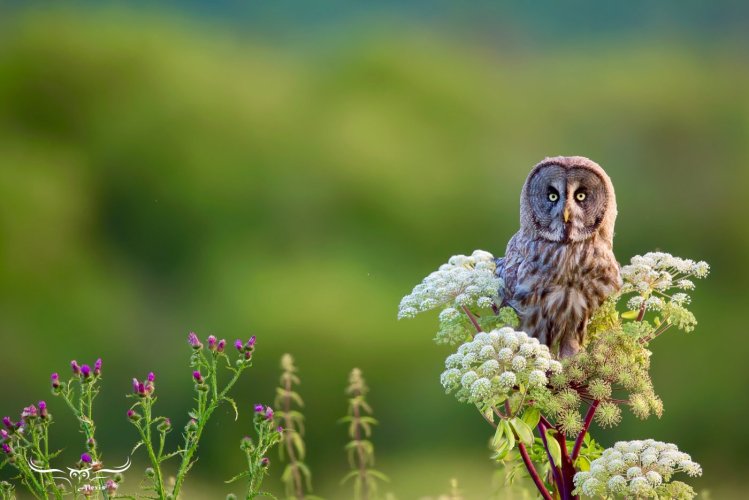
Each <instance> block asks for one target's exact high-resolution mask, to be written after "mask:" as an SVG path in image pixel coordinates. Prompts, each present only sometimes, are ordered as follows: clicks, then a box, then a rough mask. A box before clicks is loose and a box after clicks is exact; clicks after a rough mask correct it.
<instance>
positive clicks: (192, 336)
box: [187, 332, 203, 351]
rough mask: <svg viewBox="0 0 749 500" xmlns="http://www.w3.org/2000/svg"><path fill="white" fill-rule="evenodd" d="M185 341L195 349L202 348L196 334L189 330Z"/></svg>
mask: <svg viewBox="0 0 749 500" xmlns="http://www.w3.org/2000/svg"><path fill="white" fill-rule="evenodd" d="M187 342H188V343H189V344H190V346H191V347H192V348H193V349H195V350H196V351H199V350H200V349H202V348H203V344H201V343H200V340H199V339H198V336H197V335H195V332H190V333H189V334H188V335H187Z"/></svg>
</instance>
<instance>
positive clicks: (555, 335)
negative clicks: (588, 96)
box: [496, 156, 621, 357]
mask: <svg viewBox="0 0 749 500" xmlns="http://www.w3.org/2000/svg"><path fill="white" fill-rule="evenodd" d="M616 215H617V209H616V196H615V193H614V186H613V184H612V183H611V179H610V178H609V176H608V175H607V174H606V172H605V171H604V170H603V169H602V168H601V167H600V166H599V165H598V164H597V163H595V162H593V161H591V160H589V159H588V158H584V157H581V156H572V157H564V156H560V157H554V158H547V159H545V160H544V161H542V162H541V163H539V164H538V165H536V166H535V167H534V168H533V169H532V170H531V172H530V173H529V174H528V178H527V179H526V181H525V184H524V186H523V190H522V192H521V195H520V230H519V231H518V232H517V233H516V234H515V235H514V236H513V237H512V238H511V239H510V241H509V243H508V244H507V249H506V251H505V256H504V257H502V258H500V259H497V271H496V273H497V276H499V277H500V278H502V286H501V287H500V290H499V294H500V297H501V298H502V303H503V305H509V306H511V307H512V308H514V309H515V310H516V311H517V313H518V316H519V317H520V322H521V325H520V326H521V329H522V330H523V331H525V332H526V333H528V334H529V335H531V336H533V337H536V338H538V339H539V340H540V341H541V342H543V343H545V344H547V345H549V346H550V347H552V348H553V349H558V352H559V355H560V356H561V357H565V356H570V355H572V354H575V353H576V352H577V351H578V350H579V349H580V346H581V344H582V343H583V341H584V337H585V333H586V327H587V323H588V320H589V319H590V317H591V315H592V314H593V312H595V310H596V309H597V308H598V307H599V306H600V305H601V303H602V302H603V301H604V300H605V299H606V297H608V296H609V295H610V294H612V293H614V292H616V291H617V290H618V289H619V288H620V287H621V277H620V275H619V264H618V263H617V261H616V258H615V257H614V253H613V237H614V224H615V222H616Z"/></svg>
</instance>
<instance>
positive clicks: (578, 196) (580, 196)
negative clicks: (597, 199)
mask: <svg viewBox="0 0 749 500" xmlns="http://www.w3.org/2000/svg"><path fill="white" fill-rule="evenodd" d="M575 199H576V200H577V201H583V200H584V199H585V193H577V194H576V195H575Z"/></svg>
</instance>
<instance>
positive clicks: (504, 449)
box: [492, 439, 510, 461]
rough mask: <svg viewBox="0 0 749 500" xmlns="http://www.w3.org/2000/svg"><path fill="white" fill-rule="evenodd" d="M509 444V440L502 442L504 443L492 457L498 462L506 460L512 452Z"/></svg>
mask: <svg viewBox="0 0 749 500" xmlns="http://www.w3.org/2000/svg"><path fill="white" fill-rule="evenodd" d="M509 444H510V442H509V441H508V440H506V439H504V440H502V443H501V444H500V445H499V447H498V448H497V450H496V452H495V453H494V455H492V458H493V459H494V460H497V461H499V460H502V459H503V458H505V456H507V453H509V451H510V447H509Z"/></svg>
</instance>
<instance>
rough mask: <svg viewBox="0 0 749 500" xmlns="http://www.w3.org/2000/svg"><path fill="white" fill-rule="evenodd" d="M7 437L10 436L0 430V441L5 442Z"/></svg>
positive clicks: (3, 430)
mask: <svg viewBox="0 0 749 500" xmlns="http://www.w3.org/2000/svg"><path fill="white" fill-rule="evenodd" d="M9 437H10V434H8V431H6V430H5V429H0V439H2V440H3V441H5V440H6V439H8V438H9Z"/></svg>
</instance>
